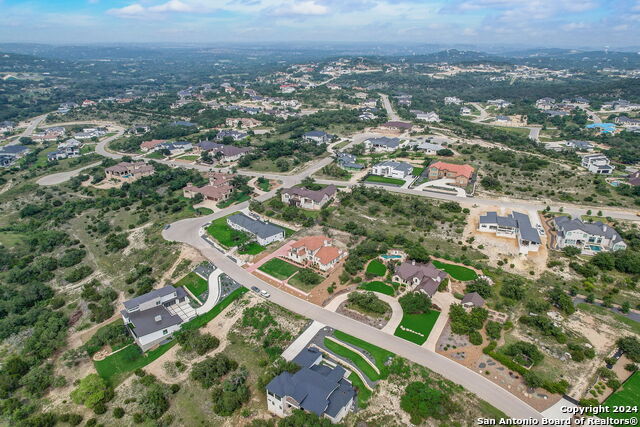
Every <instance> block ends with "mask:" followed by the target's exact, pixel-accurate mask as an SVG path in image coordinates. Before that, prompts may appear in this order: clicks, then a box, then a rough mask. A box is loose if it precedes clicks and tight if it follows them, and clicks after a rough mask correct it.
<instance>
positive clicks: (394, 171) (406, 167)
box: [371, 161, 413, 179]
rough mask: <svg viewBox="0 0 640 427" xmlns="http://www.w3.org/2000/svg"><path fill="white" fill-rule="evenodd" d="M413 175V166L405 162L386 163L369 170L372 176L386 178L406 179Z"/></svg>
mask: <svg viewBox="0 0 640 427" xmlns="http://www.w3.org/2000/svg"><path fill="white" fill-rule="evenodd" d="M412 173H413V166H412V165H410V164H409V163H406V162H393V161H386V162H381V163H378V164H377V165H375V166H373V168H371V174H372V175H378V176H384V177H386V178H397V179H406V178H408V177H410V176H411V175H412Z"/></svg>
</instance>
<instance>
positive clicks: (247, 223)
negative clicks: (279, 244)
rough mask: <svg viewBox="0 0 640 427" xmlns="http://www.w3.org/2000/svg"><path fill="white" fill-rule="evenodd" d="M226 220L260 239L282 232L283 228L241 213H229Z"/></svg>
mask: <svg viewBox="0 0 640 427" xmlns="http://www.w3.org/2000/svg"><path fill="white" fill-rule="evenodd" d="M227 221H228V222H231V223H233V224H237V225H238V226H240V227H242V228H244V229H246V230H249V231H250V232H251V233H253V234H255V235H256V236H258V237H260V238H262V239H267V238H269V237H271V236H275V235H277V234H280V233H284V230H283V229H282V228H280V227H278V226H275V225H273V224H270V223H268V222H263V221H259V220H257V219H253V218H249V217H248V216H246V215H245V214H242V213H238V214H235V215H231V216H230V217H229V218H227Z"/></svg>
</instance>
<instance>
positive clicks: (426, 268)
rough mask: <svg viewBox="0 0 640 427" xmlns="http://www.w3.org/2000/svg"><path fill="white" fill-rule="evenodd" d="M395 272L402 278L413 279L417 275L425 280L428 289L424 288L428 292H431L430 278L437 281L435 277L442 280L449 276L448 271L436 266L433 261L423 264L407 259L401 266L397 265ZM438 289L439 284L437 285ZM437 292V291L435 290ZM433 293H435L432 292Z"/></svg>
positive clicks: (421, 280) (422, 280)
mask: <svg viewBox="0 0 640 427" xmlns="http://www.w3.org/2000/svg"><path fill="white" fill-rule="evenodd" d="M395 273H396V274H397V275H398V276H400V278H401V279H402V280H405V281H407V280H411V279H412V278H414V277H417V278H418V279H419V280H420V282H421V283H422V282H425V286H426V287H427V288H428V289H424V290H425V291H426V292H427V293H429V292H430V289H431V287H430V285H429V283H428V281H429V280H431V281H433V282H434V283H435V282H436V280H435V279H437V278H438V277H440V279H441V280H440V281H442V280H443V279H445V278H446V277H447V273H445V272H444V271H442V270H440V269H438V268H436V266H435V265H433V263H428V264H421V263H419V262H414V261H405V262H403V263H402V264H400V265H399V266H397V267H396V271H395ZM436 289H437V286H436ZM434 293H435V292H434ZM431 295H433V294H431Z"/></svg>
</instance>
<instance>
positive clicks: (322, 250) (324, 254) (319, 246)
mask: <svg viewBox="0 0 640 427" xmlns="http://www.w3.org/2000/svg"><path fill="white" fill-rule="evenodd" d="M346 256H347V252H346V251H344V250H342V249H340V248H337V247H336V246H333V241H332V240H331V239H329V238H328V237H325V236H307V237H303V238H302V239H300V240H298V241H297V242H294V243H293V244H292V245H291V248H290V249H289V252H288V253H287V255H286V257H287V258H289V259H291V260H293V261H295V262H297V263H298V264H303V265H307V264H309V265H312V266H314V267H317V268H318V269H320V270H322V271H328V270H331V269H332V268H333V267H335V266H336V264H337V263H338V262H339V261H340V260H341V259H342V258H344V257H346Z"/></svg>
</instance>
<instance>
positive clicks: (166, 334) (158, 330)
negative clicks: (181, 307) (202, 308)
mask: <svg viewBox="0 0 640 427" xmlns="http://www.w3.org/2000/svg"><path fill="white" fill-rule="evenodd" d="M186 301H187V294H186V292H185V290H184V289H183V288H182V287H178V288H174V287H173V286H170V285H169V286H165V287H164V288H160V289H154V290H153V291H151V292H149V293H146V294H143V295H140V296H138V297H135V298H133V299H130V300H129V301H125V302H124V310H122V311H120V315H121V316H122V320H124V324H125V325H126V326H127V329H129V332H131V335H133V339H134V340H135V342H136V344H138V346H140V348H141V349H142V351H147V350H149V349H151V348H153V347H156V346H158V345H160V344H163V343H165V342H167V341H170V340H171V339H172V338H173V334H174V333H175V332H176V331H178V330H180V325H181V324H182V323H183V322H184V321H185V320H186V319H183V318H182V317H180V316H179V315H178V314H176V313H175V311H174V312H173V313H172V312H171V311H170V308H171V307H172V306H174V305H176V304H179V303H183V302H186Z"/></svg>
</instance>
